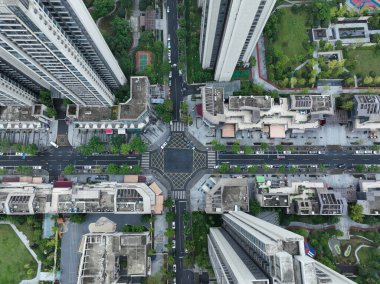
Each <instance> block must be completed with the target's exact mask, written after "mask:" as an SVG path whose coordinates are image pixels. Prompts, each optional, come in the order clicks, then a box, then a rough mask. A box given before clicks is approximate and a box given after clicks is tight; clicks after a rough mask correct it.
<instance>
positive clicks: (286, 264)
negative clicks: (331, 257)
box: [208, 211, 354, 284]
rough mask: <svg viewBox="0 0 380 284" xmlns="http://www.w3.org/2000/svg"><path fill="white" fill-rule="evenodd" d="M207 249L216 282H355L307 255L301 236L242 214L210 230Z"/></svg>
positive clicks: (230, 216) (225, 217)
mask: <svg viewBox="0 0 380 284" xmlns="http://www.w3.org/2000/svg"><path fill="white" fill-rule="evenodd" d="M208 248H209V256H210V260H211V264H212V267H213V269H214V272H215V277H216V280H217V283H260V284H265V283H287V284H291V283H294V284H301V283H308V284H317V283H334V284H348V283H354V282H353V281H351V280H349V279H348V278H346V277H344V276H343V275H341V274H339V273H337V272H335V271H334V270H332V269H331V268H328V267H327V266H325V265H323V264H321V263H320V262H318V261H315V260H314V259H312V258H310V257H308V256H306V255H305V248H304V238H303V237H302V236H300V235H298V234H295V233H293V232H290V231H288V230H285V229H283V228H281V227H278V226H276V225H273V224H271V223H268V222H266V221H263V220H261V219H258V218H256V217H253V216H251V215H249V214H246V213H244V212H241V211H236V212H230V213H228V214H225V215H223V226H222V227H221V228H211V229H210V234H209V236H208Z"/></svg>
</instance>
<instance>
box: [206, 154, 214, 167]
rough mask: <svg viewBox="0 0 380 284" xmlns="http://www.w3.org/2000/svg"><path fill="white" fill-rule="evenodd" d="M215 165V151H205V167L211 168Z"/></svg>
mask: <svg viewBox="0 0 380 284" xmlns="http://www.w3.org/2000/svg"><path fill="white" fill-rule="evenodd" d="M215 165H216V153H215V151H208V152H207V167H208V168H209V169H213V168H214V167H215Z"/></svg>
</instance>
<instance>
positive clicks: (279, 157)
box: [277, 155, 285, 160]
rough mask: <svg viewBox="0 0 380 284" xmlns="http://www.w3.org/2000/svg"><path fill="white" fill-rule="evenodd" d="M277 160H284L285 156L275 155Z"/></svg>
mask: <svg viewBox="0 0 380 284" xmlns="http://www.w3.org/2000/svg"><path fill="white" fill-rule="evenodd" d="M277 159H279V160H282V159H285V156H280V155H277Z"/></svg>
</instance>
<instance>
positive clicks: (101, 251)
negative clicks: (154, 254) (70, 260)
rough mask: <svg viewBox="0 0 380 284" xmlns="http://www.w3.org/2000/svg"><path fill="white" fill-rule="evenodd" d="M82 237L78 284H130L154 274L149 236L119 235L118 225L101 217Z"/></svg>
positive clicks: (137, 234)
mask: <svg viewBox="0 0 380 284" xmlns="http://www.w3.org/2000/svg"><path fill="white" fill-rule="evenodd" d="M89 229H90V233H88V234H85V235H83V236H82V241H81V244H80V248H79V252H80V253H81V254H82V257H81V260H80V266H79V273H78V282H77V284H86V283H91V284H111V283H130V282H129V281H131V278H133V277H146V276H147V275H148V274H150V271H151V259H150V257H148V250H149V249H150V248H151V246H152V240H151V237H150V233H149V232H143V233H119V232H115V229H116V224H115V223H113V222H112V221H110V220H108V219H107V218H105V217H101V218H100V219H98V220H97V221H96V222H95V223H92V224H90V226H89Z"/></svg>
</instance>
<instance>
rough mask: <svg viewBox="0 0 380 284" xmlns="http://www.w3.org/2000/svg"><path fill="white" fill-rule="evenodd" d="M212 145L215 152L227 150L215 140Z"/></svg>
mask: <svg viewBox="0 0 380 284" xmlns="http://www.w3.org/2000/svg"><path fill="white" fill-rule="evenodd" d="M211 145H212V146H213V147H214V149H215V151H224V150H225V148H226V147H225V146H224V145H223V144H220V143H219V142H218V140H216V139H213V140H212V141H211Z"/></svg>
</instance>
